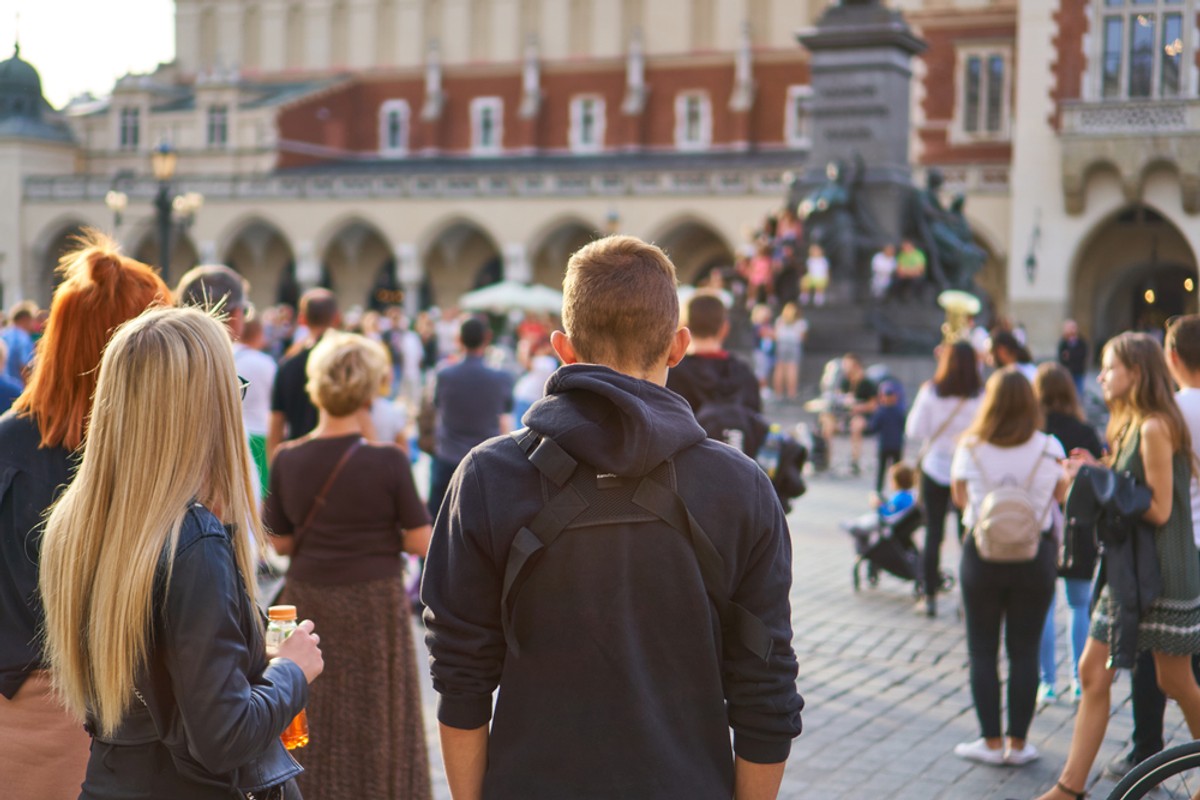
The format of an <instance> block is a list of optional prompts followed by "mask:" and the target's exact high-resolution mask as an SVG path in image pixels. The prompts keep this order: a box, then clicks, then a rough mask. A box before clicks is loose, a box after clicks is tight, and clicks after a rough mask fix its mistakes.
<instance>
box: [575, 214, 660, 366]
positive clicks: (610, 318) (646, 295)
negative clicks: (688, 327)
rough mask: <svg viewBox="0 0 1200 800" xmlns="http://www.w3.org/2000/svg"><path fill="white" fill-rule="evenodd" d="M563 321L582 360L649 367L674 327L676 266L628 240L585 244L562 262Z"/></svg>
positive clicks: (657, 360) (649, 246)
mask: <svg viewBox="0 0 1200 800" xmlns="http://www.w3.org/2000/svg"><path fill="white" fill-rule="evenodd" d="M562 321H563V328H564V329H565V331H566V334H567V337H568V338H569V339H570V340H571V345H572V347H574V349H575V353H576V355H578V356H579V358H580V360H581V361H586V362H589V363H593V364H604V365H606V366H610V367H623V368H628V369H635V368H636V369H642V370H649V369H653V368H654V367H656V366H658V364H659V363H660V362H661V361H662V360H663V359H664V358H665V357H666V354H667V351H668V350H669V349H670V347H671V341H672V340H673V338H674V336H675V332H676V331H677V330H678V329H679V295H678V294H677V284H676V279H675V265H674V264H672V263H671V259H669V258H667V254H666V253H664V252H663V251H662V250H661V249H659V248H658V247H656V246H655V245H652V244H648V243H646V242H643V241H642V240H641V239H638V238H636V237H633V236H607V237H605V238H603V239H597V240H596V241H594V242H591V243H590V244H587V245H584V246H583V247H581V248H580V249H579V250H577V251H576V252H575V254H574V255H572V256H571V259H570V261H568V262H567V275H566V278H565V279H564V281H563V316H562Z"/></svg>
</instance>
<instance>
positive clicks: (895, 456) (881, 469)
mask: <svg viewBox="0 0 1200 800" xmlns="http://www.w3.org/2000/svg"><path fill="white" fill-rule="evenodd" d="M903 455H904V454H903V453H901V452H900V451H899V450H882V449H881V450H880V451H879V462H878V464H877V465H876V467H875V492H876V494H882V493H883V479H884V477H885V476H886V475H887V471H888V467H890V466H891V465H892V464H895V463H897V462H899V461H900V459H901V458H902V457H903Z"/></svg>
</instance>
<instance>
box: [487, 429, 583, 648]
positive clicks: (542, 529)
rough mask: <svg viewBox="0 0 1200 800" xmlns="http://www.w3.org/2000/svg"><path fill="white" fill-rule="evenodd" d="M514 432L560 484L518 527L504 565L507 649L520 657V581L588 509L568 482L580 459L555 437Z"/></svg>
mask: <svg viewBox="0 0 1200 800" xmlns="http://www.w3.org/2000/svg"><path fill="white" fill-rule="evenodd" d="M511 436H512V438H513V440H514V441H515V442H516V443H517V446H518V447H520V448H521V450H522V451H523V452H524V453H525V456H526V458H528V459H529V461H530V463H531V464H533V465H534V466H535V467H537V469H538V471H539V472H540V473H541V474H542V479H543V480H548V481H550V482H551V483H554V484H555V485H556V486H558V487H559V491H558V492H557V493H555V495H554V496H553V497H551V498H550V500H549V502H547V503H546V504H545V505H544V506H542V510H541V511H539V512H538V513H537V515H536V516H535V517H534V518H533V519H532V520H531V521H530V522H529V524H528V525H526V526H525V527H523V528H521V529H520V530H519V531H517V535H516V536H515V537H514V538H513V542H512V545H511V546H510V547H509V549H508V558H507V560H506V562H505V565H504V584H503V588H502V589H501V592H500V618H501V623H502V625H503V627H504V640H505V642H506V644H507V645H508V649H509V651H510V652H512V654H513V655H514V656H518V657H519V656H520V655H521V644H520V642H519V641H518V640H517V635H516V630H515V628H514V626H513V609H514V606H515V603H516V593H517V589H518V588H519V582H520V580H521V578H522V576H524V575H525V573H526V572H527V571H528V570H529V568H530V567H531V566H532V560H533V558H534V556H535V555H537V554H538V553H539V552H540V551H542V550H544V549H545V548H547V547H549V546H550V545H551V544H553V543H554V540H555V539H557V538H558V537H559V534H561V533H562V532H563V531H564V530H566V528H567V526H568V525H570V524H571V522H573V521H574V520H575V518H576V517H578V516H579V515H580V514H582V513H583V512H584V510H586V509H587V507H588V502H587V501H586V500H584V499H583V496H582V495H581V494H579V492H578V491H577V490H576V489H575V487H574V486H570V485H568V481H569V480H570V478H571V476H572V475H573V474H574V473H575V470H576V469H577V468H578V466H579V463H578V462H577V461H576V460H575V459H573V458H571V456H570V455H568V454H567V452H566V451H565V450H563V449H562V448H561V447H559V446H558V444H557V443H556V442H555V441H554V440H553V439H550V438H549V437H544V436H540V435H538V434H537V433H536V432H535V431H532V430H530V429H528V428H525V429H523V430H519V431H514V432H513V433H512V434H511Z"/></svg>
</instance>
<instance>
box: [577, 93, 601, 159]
mask: <svg viewBox="0 0 1200 800" xmlns="http://www.w3.org/2000/svg"><path fill="white" fill-rule="evenodd" d="M604 123H605V116H604V98H603V97H596V96H594V95H589V96H586V97H573V98H571V134H570V139H571V141H570V144H571V150H572V151H573V152H576V153H595V152H598V151H600V150H602V149H604Z"/></svg>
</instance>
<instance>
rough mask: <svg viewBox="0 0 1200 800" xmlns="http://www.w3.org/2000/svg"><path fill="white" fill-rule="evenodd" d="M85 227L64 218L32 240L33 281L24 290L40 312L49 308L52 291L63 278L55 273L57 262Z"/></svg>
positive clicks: (77, 218)
mask: <svg viewBox="0 0 1200 800" xmlns="http://www.w3.org/2000/svg"><path fill="white" fill-rule="evenodd" d="M86 227H88V223H87V222H85V221H84V220H82V219H80V218H79V217H76V216H65V217H60V218H59V219H56V220H55V221H53V222H51V223H50V224H49V225H47V226H46V227H45V229H43V231H42V232H41V233H40V234H39V235H38V237H37V238H36V239H35V240H34V244H33V264H34V267H35V270H34V281H35V283H34V284H33V285H32V286H27V287H26V288H27V289H28V290H29V291H30V292H31V296H32V297H33V299H34V300H36V301H37V303H38V305H39V306H41V307H42V308H48V307H49V305H50V298H51V297H52V296H53V295H54V289H55V287H57V286H58V284H59V281H60V280H62V277H61V276H60V275H59V273H58V272H57V271H56V267H58V262H59V259H61V258H62V256H63V254H64V253H66V252H67V251H68V250H70V249H71V248H72V247H73V246H74V244H75V242H74V239H75V237H77V236H79V235H80V234H82V233H83V231H84V228H86Z"/></svg>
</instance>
